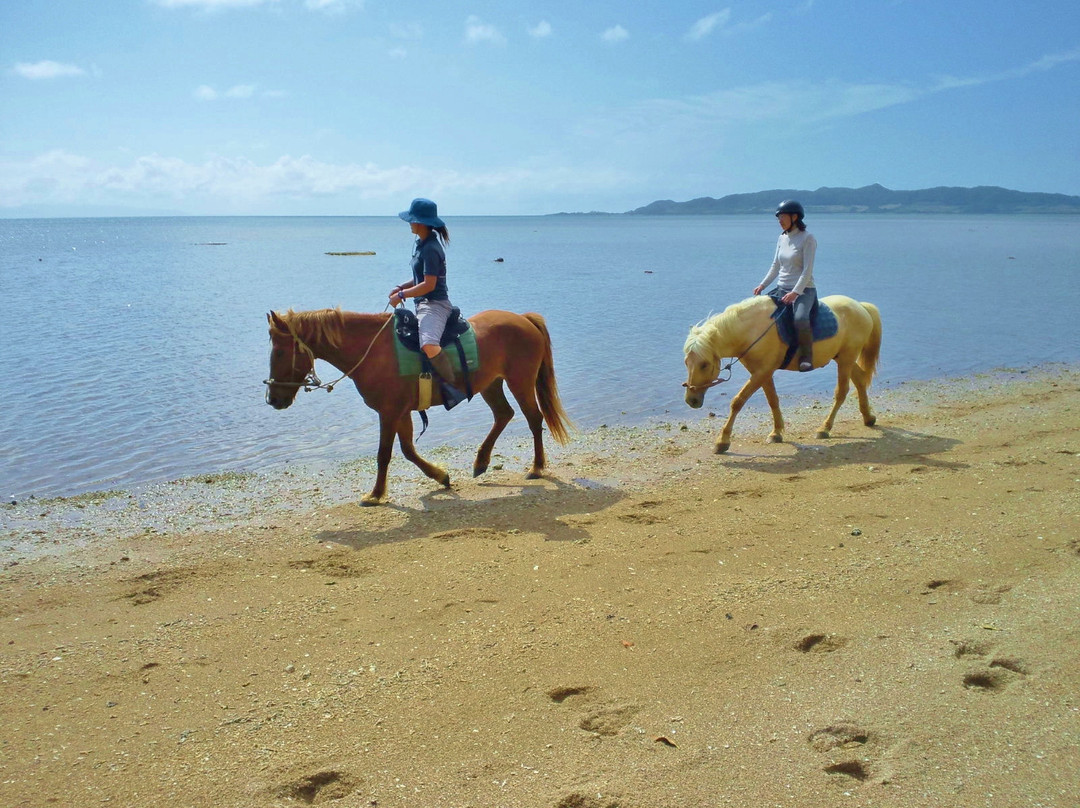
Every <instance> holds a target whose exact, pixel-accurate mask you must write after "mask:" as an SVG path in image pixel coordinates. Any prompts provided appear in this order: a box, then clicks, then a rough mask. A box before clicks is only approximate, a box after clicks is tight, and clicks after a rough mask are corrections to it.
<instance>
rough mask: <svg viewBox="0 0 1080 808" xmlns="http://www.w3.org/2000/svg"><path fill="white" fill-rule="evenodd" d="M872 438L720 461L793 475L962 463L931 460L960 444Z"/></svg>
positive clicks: (901, 432) (914, 435) (893, 434)
mask: <svg viewBox="0 0 1080 808" xmlns="http://www.w3.org/2000/svg"><path fill="white" fill-rule="evenodd" d="M872 429H873V431H874V432H875V433H877V435H876V436H867V437H851V436H841V437H833V438H829V439H828V440H827V441H824V442H822V443H820V444H800V443H794V442H787V443H785V444H783V445H784V446H790V447H792V448H793V449H794V450H795V453H794V454H790V453H788V454H783V455H768V456H766V455H760V454H749V453H746V452H742V453H739V452H728V453H727V454H725V455H721V457H722V458H730V460H732V461H734V462H733V463H732V465H737V466H738V467H739V468H740V469H746V470H750V471H762V472H765V473H768V474H795V473H797V472H800V471H813V470H815V469H831V468H839V467H841V466H845V465H861V464H867V465H873V466H925V467H927V468H934V469H943V470H947V471H960V470H962V469H966V468H967V467H968V466H967V464H966V463H953V462H951V461H948V460H944V459H941V458H939V457H935V455H940V454H944V453H945V452H948V451H949V450H950V449H952V448H953V447H955V446H957V445H958V444H959V443H960V441H958V440H956V439H954V438H944V437H941V436H939V435H929V434H926V433H922V432H912V431H911V430H908V429H896V428H893V427H872Z"/></svg>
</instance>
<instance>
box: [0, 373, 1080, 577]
mask: <svg viewBox="0 0 1080 808" xmlns="http://www.w3.org/2000/svg"><path fill="white" fill-rule="evenodd" d="M1077 373H1080V368H1077V367H1072V366H1068V365H1062V364H1059V363H1048V364H1046V365H1041V366H1037V367H1034V368H1031V369H1028V370H1015V369H1011V368H1000V369H996V370H993V371H987V372H984V373H978V374H973V375H971V376H964V377H958V378H947V379H936V380H930V381H920V380H909V381H901V382H897V383H895V384H894V385H892V386H890V387H888V388H886V389H884V390H877V391H875V388H873V387H871V401H872V404H873V406H874V407H875V411H876V412H878V414H879V426H882V425H887V416H888V415H889V414H895V415H904V416H906V415H912V414H917V413H919V412H920V411H923V410H926V409H927V408H930V407H933V406H934V405H935V404H937V403H939V402H941V401H947V400H949V399H954V398H957V397H965V396H971V395H984V394H987V393H992V392H993V391H996V390H1000V389H1001V388H1003V387H1006V386H1008V385H1010V384H1014V383H1022V382H1032V381H1035V380H1046V379H1054V378H1057V377H1064V378H1068V377H1069V376H1071V375H1073V374H1077ZM737 389H738V387H737V386H736V387H733V388H731V391H732V392H733V391H734V390H737ZM718 392H719V391H718ZM727 394H728V390H724V395H723V396H721V395H717V394H716V393H713V394H712V396H711V397H710V398H709V399H707V400H706V405H705V407H704V408H703V409H702V410H701V411H700V413H696V412H694V411H692V410H689V409H687V410H686V417H685V418H680V417H677V416H676V417H654V418H652V419H650V420H649V421H647V422H646V423H643V424H640V425H636V426H625V425H619V426H612V427H608V426H607V425H601V426H600V427H598V428H596V429H592V430H588V431H585V432H575V433H572V438H571V442H570V444H568V445H567V446H560V445H558V444H557V443H555V442H554V441H552V440H550V436H548V435H546V434H545V448H546V451H547V454H548V476H549V477H552V478H559V479H563V480H564V481H566V482H567V483H568V484H570V485H574V486H578V487H584V488H590V487H597V486H600V487H612V488H620V487H622V486H623V485H626V486H630V487H633V486H639V485H642V484H645V483H647V482H649V481H655V480H656V479H658V477H659V476H660V475H661V474H662V473H663V470H664V469H663V467H661V468H660V469H651V470H652V471H656V472H658V473H657V474H650V473H648V470H645V471H644V474H643V473H642V471H643V470H637V471H635V472H634V473H632V474H630V475H628V476H627V477H626V478H625V479H619V478H618V476H617V475H616V476H612V475H600V476H599V478H598V479H596V480H593V479H590V477H589V476H588V475H587V474H585V473H578V472H579V471H581V469H580V468H578V466H580V465H581V463H582V459H583V458H585V457H588V458H591V460H592V462H593V463H594V464H596V465H602V463H598V459H599V458H600V457H602V456H604V455H605V454H606V455H607V456H610V457H615V456H625V455H627V454H633V455H640V454H649V453H656V452H670V451H672V450H673V449H679V450H683V451H688V450H691V449H693V448H694V447H696V446H708V445H711V442H712V441H713V440H714V438H715V435H716V433H718V432H719V429H720V424H721V423H722V422H723V419H724V418H726V417H727V411H728V407H729V405H730V399H729V398H728V397H727ZM759 399H760V400H759ZM755 404H756V405H759V406H756V407H755V406H753V405H755ZM830 404H831V398H830V397H824V396H821V395H814V394H808V395H802V396H791V395H788V396H781V407H782V409H783V411H784V417H785V420H787V421H788V422H789V427H788V432H787V436H786V440H787V442H788V443H789V444H790V443H792V442H796V443H798V442H807V441H809V442H810V443H812V444H813V445H816V446H820V447H827V446H828V445H829V441H818V440H815V439H813V431H814V427H813V423H812V422H813V419H814V417H816V416H815V415H812V414H811V413H815V412H816V411H818V410H821V409H823V408H827V407H828V406H830ZM882 415H885V416H886V418H882V417H881V416H882ZM851 421H854V424H852V423H851ZM769 423H771V421H770V415H769V412H768V408H767V405H765V402H764V397H763V395H762V394H761V392H760V391H758V393H756V394H755V396H754V397H753V398H752V399H751V401H750V402H749V403H748V405H747V406H746V407H745V408H744V409H743V411H742V413H740V415H739V418H738V420H737V422H736V425H735V438H736V443H735V444H734V445H733V447H732V452H731V455H732V456H733V455H736V454H738V453H739V452H740V451H743V452H747V451H750V452H753V451H755V448H754V447H755V446H756V445H757V444H760V443H761V441H762V440H763V436H764V434H765V433H766V432H767V431H768V429H769V426H768V424H769ZM852 427H855V428H861V425H860V424H859V420H858V413H857V408H856V402H855V401H854V394H853V393H852V394H850V395H849V396H848V399H847V400H846V401H845V402H844V405H843V406H842V407H841V409H840V413H839V414H838V416H837V434H842V433H843V432H850V431H852ZM545 432H546V430H545ZM522 433H524V434H522ZM482 437H483V433H482V432H477V434H476V436H475V438H476V443H475V445H431V446H428V447H426V448H425V449H422V452H423V453H424V455H425V456H427V457H429V458H430V459H431V460H432V461H433V462H437V463H439V464H441V465H444V466H446V467H447V468H448V469H449V471H450V475H451V486H452V487H451V489H450V490H451V491H453V490H454V489H455V488H460V487H461V486H462V485H463V484H464V485H468V484H469V483H470V482H472V481H471V478H470V476H469V475H470V469H471V467H472V460H473V455H474V454H475V450H476V446H478V445H479V441H480V439H481V438H482ZM531 451H532V445H531V439H530V438H528V437H527V430H525V427H524V422H523V420H522V419H521V416H520V414H519V415H517V416H516V417H515V419H514V421H512V422H511V425H510V427H508V429H507V431H506V433H504V434H503V436H502V437H501V439H500V441H499V443H498V445H497V446H496V451H495V453H494V454H493V456H492V468H491V470H489V472H488V473H487V474H486V475H485V477H482V478H480V479H479V480H478V481H476V482H478V483H481V484H482V483H483V482H484V480H485V479H490V478H492V477H493V476H494V475H498V477H499V480H500V483H502V484H508V485H514V484H515V483H514V480H515V479H517V481H518V482H519V483H521V484H522V485H524V484H525V480H524V469H525V468H526V466H527V464H528V462H529V458H531ZM587 468H588V465H587V464H586V469H587ZM518 470H520V471H521V474H520V475H519V477H517V478H516V477H515V473H516V471H518ZM374 475H375V457H374V452H371V453H369V454H367V455H363V456H360V457H358V458H356V459H354V460H351V461H345V462H338V463H327V464H311V463H309V464H300V465H297V466H296V467H293V468H285V469H275V470H271V471H267V472H259V471H226V472H212V473H206V474H198V475H195V476H192V477H186V478H181V479H176V480H169V481H167V482H162V483H154V484H150V485H145V486H139V487H135V488H131V489H110V490H103V491H91V492H87V493H83V494H78V495H75V496H71V497H53V498H49V499H37V498H36V497H33V496H31V497H29V498H28V499H25V500H22V501H19V502H16V503H5V504H3V505H0V566H4V565H9V564H11V563H12V562H16V563H18V562H19V561H24V560H30V559H33V558H36V557H39V556H48V555H62V554H64V553H65V552H67V551H69V550H73V549H79V548H87V547H90V546H92V545H93V544H94V543H97V542H102V541H109V540H112V541H116V540H123V539H129V538H134V537H139V536H142V537H146V536H152V535H155V534H164V533H170V532H193V531H205V532H214V531H223V530H232V529H237V528H241V527H243V526H245V525H253V526H256V527H259V526H262V525H265V524H266V523H268V522H272V521H274V520H275V519H279V518H282V517H283V516H285V515H288V514H289V513H291V512H293V511H295V510H296V509H303V508H307V509H310V510H313V511H314V510H318V509H328V508H334V507H338V506H342V505H346V504H349V503H354V504H355V503H356V502H357V501H358V500H359V499H360V497H361V496H362V495H363V494H364V493H366V492H367V490H368V489H369V488H370V485H371V483H372V481H373V480H374ZM389 491H390V496H391V502H390V503H389V504H390V507H395V506H396V507H409V508H422V507H424V505H423V502H424V500H425V498H426V497H429V496H433V495H436V494H438V493H439V492H440V491H445V489H441V488H440V486H438V485H437V484H436V483H434V481H432V480H429V479H428V478H426V477H424V476H423V475H421V474H420V473H419V471H418V470H417V469H416V468H415V467H414V466H413V465H412V464H411V463H409V462H408V461H407V460H405V459H404V458H403V457H402V456H401V452H400V449H399V448H398V447H397V446H396V444H395V452H394V457H393V459H392V460H391V465H390V479H389ZM46 537H48V538H46Z"/></svg>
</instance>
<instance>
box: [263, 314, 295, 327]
mask: <svg viewBox="0 0 1080 808" xmlns="http://www.w3.org/2000/svg"><path fill="white" fill-rule="evenodd" d="M266 321H267V322H268V323H270V327H271V328H274V329H277V330H278V331H288V330H289V327H288V326H287V325H285V321H284V320H282V319H281V316H280V315H279V314H278V313H277V312H276V311H272V312H270V313H268V314H267V315H266Z"/></svg>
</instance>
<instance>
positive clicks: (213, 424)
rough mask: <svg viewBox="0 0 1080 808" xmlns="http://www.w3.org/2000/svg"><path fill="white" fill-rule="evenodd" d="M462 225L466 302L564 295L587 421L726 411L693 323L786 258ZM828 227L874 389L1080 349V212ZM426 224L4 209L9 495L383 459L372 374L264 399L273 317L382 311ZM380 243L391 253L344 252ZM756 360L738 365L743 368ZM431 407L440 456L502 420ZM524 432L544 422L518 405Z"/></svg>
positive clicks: (571, 373) (755, 230)
mask: <svg viewBox="0 0 1080 808" xmlns="http://www.w3.org/2000/svg"><path fill="white" fill-rule="evenodd" d="M448 224H449V226H450V228H451V235H452V242H451V245H450V249H449V251H448V263H449V270H450V288H451V292H452V298H453V300H454V302H455V303H456V304H457V305H458V306H460V307H461V309H462V310H463V311H464V312H465V313H466V314H471V313H475V312H477V311H479V310H482V309H485V308H501V309H510V310H514V311H538V312H541V313H542V314H543V315H544V316H545V317H546V319H547V321H548V325H549V328H550V330H551V334H552V339H553V342H554V353H555V367H556V372H557V375H558V380H559V386H560V390H561V393H562V395H563V399H564V403H565V405H566V407H567V409H568V411H569V412H570V414H571V416H572V417H573V418H574V419H575V420H576V421H577V423H578V424H579V425H580V426H582V427H584V428H586V429H588V428H593V427H596V426H598V425H599V424H602V423H607V424H641V423H647V422H649V421H650V420H652V419H656V418H668V419H671V418H679V419H692V418H701V417H706V414H707V412H708V411H709V410H710V409H712V410H721V409H725V408H726V406H727V401H726V399H725V398H722V397H719V396H717V395H715V394H711V395H710V400H709V401H707V406H706V408H705V410H702V411H692V410H690V409H688V408H687V407H686V406H685V404H684V403H683V401H682V394H683V391H682V389H681V387H680V385H681V383H682V382H683V381H684V375H685V374H684V368H683V362H682V343H683V341H684V339H685V337H686V334H687V331H688V330H689V327H690V326H691V325H692V324H694V323H695V322H698V321H700V320H702V319H704V318H705V317H706V316H707V315H709V314H710V313H714V312H717V311H720V310H722V309H723V308H724V307H725V306H727V305H728V304H730V303H733V302H735V301H737V300H740V299H742V298H744V297H746V296H748V295H749V294H750V291H751V289H752V288H753V287H754V285H755V284H756V283H757V281H758V280H760V278H761V277H762V276H763V275H764V273H765V271H766V269H767V267H768V265H769V262H770V261H771V259H772V252H773V247H774V245H775V240H776V235H777V228H776V224H775V222H774V221H772V219H771V218H770V217H760V218H758V217H716V218H713V217H655V218H636V217H633V218H632V217H618V216H614V217H592V216H581V217H507V218H501V217H475V218H470V217H466V218H457V219H454V218H451V219H449V220H448ZM810 224H811V228H810V229H811V231H812V232H813V233H814V234H815V235H816V236H817V238H818V241H819V245H820V246H819V250H818V259H817V266H816V272H815V274H816V277H817V285H818V290H819V293H820V294H822V295H827V294H832V293H841V294H846V295H849V296H851V297H855V298H857V299H860V300H868V301H871V302H873V303H876V304H877V305H878V306H879V308H880V309H881V311H882V317H883V323H884V348H883V358H882V363H881V366H880V375H879V377H878V380H877V381H876V382H875V385H877V386H884V387H888V386H889V385H891V384H896V383H898V382H901V381H904V380H910V379H929V378H935V377H942V376H957V375H965V374H970V373H974V372H978V371H983V370H990V369H993V368H997V367H1024V366H1028V365H1033V364H1037V363H1042V362H1046V361H1058V362H1070V363H1071V362H1075V361H1076V350H1075V349H1076V344H1077V343H1076V338H1075V331H1074V329H1073V328H1070V327H1069V326H1073V325H1074V323H1075V320H1076V313H1075V306H1073V305H1071V304H1070V303H1069V302H1068V301H1067V300H1065V301H1064V302H1063V301H1062V300H1061V299H1060V297H1059V296H1057V295H1055V294H1054V293H1053V290H1054V289H1055V288H1058V289H1060V288H1072V287H1073V286H1074V285H1075V282H1076V281H1077V279H1078V275H1080V272H1078V270H1077V266H1076V257H1075V249H1074V248H1073V243H1074V242H1075V238H1076V235H1077V224H1076V221H1075V219H1074V218H1067V217H1053V216H1051V217H1030V216H1014V217H1008V216H978V217H961V216H927V217H888V216H841V215H835V216H818V217H816V218H814V219H813V220H812V221H811V222H810ZM411 239H412V237H411V236H410V234H409V232H408V229H407V226H406V225H405V224H404V223H402V222H401V221H400V220H398V219H397V218H390V217H386V218H382V217H380V218H346V217H343V218H292V217H290V218H249V217H244V218H160V219H152V218H148V219H51V220H0V279H2V284H0V288H2V290H3V291H2V296H0V306H2V307H3V308H2V318H0V331H2V334H3V345H4V347H5V349H6V363H5V366H6V368H7V374H6V379H5V384H4V388H3V392H2V394H0V395H2V401H3V419H2V423H0V453H2V462H0V495H2V496H5V497H12V498H16V499H22V498H24V497H26V496H27V495H30V494H33V495H35V496H37V497H50V496H61V495H75V494H79V493H83V492H87V491H92V490H103V489H112V488H134V487H138V486H140V485H144V484H148V483H152V482H160V481H163V480H169V479H176V478H181V477H186V476H192V475H195V474H202V473H208V472H219V471H242V470H270V469H276V468H280V467H282V466H284V465H286V464H288V463H290V462H296V461H301V462H304V463H322V462H326V463H334V462H340V461H344V460H351V459H354V458H357V457H361V456H368V455H370V454H371V452H372V450H373V448H374V446H375V443H376V438H377V435H376V428H375V424H376V418H375V414H374V413H373V412H372V411H370V410H368V409H367V408H366V407H365V406H364V405H363V402H362V401H361V400H360V398H359V396H357V395H356V393H355V391H353V390H352V389H351V387H348V386H346V385H341V386H340V387H338V388H337V389H336V390H335V391H334V393H332V394H327V393H325V392H321V391H319V392H314V393H309V394H303V393H301V394H300V396H299V398H298V401H297V403H296V404H294V405H293V407H292V408H291V409H289V410H286V411H284V412H277V411H274V410H272V409H271V408H270V407H267V406H266V405H265V404H264V402H263V385H262V380H263V378H265V377H266V375H267V370H268V340H267V333H266V322H265V314H266V312H267V311H268V310H270V309H285V308H288V307H290V306H292V307H294V308H297V309H304V308H322V307H325V306H337V305H340V306H342V307H343V308H346V309H352V310H357V311H381V310H382V309H383V307H384V305H385V302H386V292H387V291H388V290H389V288H391V287H392V286H393V285H394V284H396V283H398V282H400V281H402V280H404V279H405V278H406V277H407V276H408V269H407V266H408V258H409V255H410V253H411ZM360 250H373V251H375V253H376V254H375V255H374V256H348V257H341V256H329V255H326V254H325V253H327V252H348V251H360ZM498 258H502V259H503V260H502V261H501V262H498V261H496V259H498ZM319 370H320V373H321V375H322V377H323V378H324V379H330V378H335V377H336V374H335V373H334V370H333V369H332V368H330V367H329V366H322V367H320V368H319ZM745 378H746V374H745V371H742V370H741V369H737V370H736V372H735V379H734V384H738V383H741V381H742V380H745ZM777 380H778V388H779V389H780V392H781V395H785V394H786V395H794V394H809V395H820V396H829V395H831V390H832V387H833V384H834V382H835V374H834V373H832V372H831V371H829V370H826V371H824V372H817V373H813V374H801V375H800V374H794V373H783V374H779V375H778V377H777ZM734 384H733V386H734ZM752 404H753V405H756V406H757V407H764V406H765V405H764V400H763V399H762V400H761V401H758V400H757V398H755V399H754V401H753V402H752ZM852 406H853V405H852ZM432 422H433V423H432V428H431V431H429V433H428V434H427V435H425V436H424V438H423V439H421V443H420V446H421V447H424V446H427V447H429V448H428V451H430V447H431V446H435V445H439V444H442V443H453V444H470V445H476V444H478V443H479V441H480V440H481V438H482V437H483V435H484V433H485V432H486V428H487V425H488V423H489V414H488V411H487V408H486V407H484V406H483V404H482V403H480V402H479V401H476V402H473V404H472V405H471V406H465V407H459V408H458V409H456V410H455V411H454V412H452V413H445V412H443V411H442V410H433V411H432ZM510 429H511V430H515V429H516V430H519V431H521V432H522V434H524V431H525V426H524V423H523V421H522V420H521V419H517V421H515V424H512V425H511V428H510Z"/></svg>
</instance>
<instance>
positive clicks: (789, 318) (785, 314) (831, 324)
mask: <svg viewBox="0 0 1080 808" xmlns="http://www.w3.org/2000/svg"><path fill="white" fill-rule="evenodd" d="M769 297H770V298H771V299H772V302H773V303H775V304H776V311H774V312H773V313H772V315H771V316H772V319H773V320H775V321H776V333H777V335H778V336H779V337H780V340H781V341H782V342H783V343H784V344H785V345H787V346H788V350H787V353H786V354H785V355H784V360H783V362H781V363H780V367H782V368H783V367H787V366H788V364H789V363H790V362H791V360H792V358H793V357H794V356H795V351H797V350H798V348H799V337H798V335H797V334H796V332H795V314H794V312H793V311H792V309H791V306H785V305H784V304H783V303H781V302H780V294H779V290H773V292H770V293H769ZM810 329H811V331H812V332H813V335H814V342H817V341H818V340H823V339H828V338H829V337H835V336H836V332H837V331H838V330H839V329H840V323H839V322H838V321H837V319H836V315H835V314H833V310H832V309H830V308H829V307H828V306H827V305H825V304H824V303H822V302H821V301H820V300H815V301H814V305H813V306H811V307H810Z"/></svg>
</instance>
